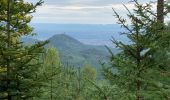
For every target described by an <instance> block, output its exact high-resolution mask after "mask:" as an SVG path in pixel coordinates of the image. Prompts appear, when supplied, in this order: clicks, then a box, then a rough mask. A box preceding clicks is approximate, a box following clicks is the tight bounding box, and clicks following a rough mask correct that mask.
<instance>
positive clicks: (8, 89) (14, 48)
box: [0, 0, 45, 100]
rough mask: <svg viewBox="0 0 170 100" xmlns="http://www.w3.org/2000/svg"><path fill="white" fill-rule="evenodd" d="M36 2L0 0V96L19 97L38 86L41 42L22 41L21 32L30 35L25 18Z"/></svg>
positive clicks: (27, 95) (18, 99)
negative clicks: (28, 42)
mask: <svg viewBox="0 0 170 100" xmlns="http://www.w3.org/2000/svg"><path fill="white" fill-rule="evenodd" d="M41 3H42V1H39V2H37V3H36V4H32V3H25V2H24V0H1V1H0V40H1V41H0V52H1V53H0V67H1V72H0V99H8V100H21V99H28V98H32V97H33V96H34V95H36V91H34V90H36V88H38V87H39V85H40V84H39V82H38V80H39V79H38V78H37V70H38V69H39V67H40V61H39V56H40V55H41V53H42V52H43V46H44V44H45V43H44V42H39V43H36V44H34V45H29V46H26V45H23V43H22V42H21V41H20V40H19V38H21V37H22V36H26V35H33V33H32V30H33V29H32V28H31V27H30V26H29V22H30V21H31V19H32V16H31V15H30V14H31V13H34V12H35V10H36V7H37V6H39V5H41Z"/></svg>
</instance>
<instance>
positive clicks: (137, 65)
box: [104, 0, 169, 100]
mask: <svg viewBox="0 0 170 100" xmlns="http://www.w3.org/2000/svg"><path fill="white" fill-rule="evenodd" d="M133 1H134V3H135V7H136V9H134V12H133V13H131V12H130V11H129V10H128V8H127V7H126V6H125V8H126V9H127V11H128V12H129V13H128V15H127V16H128V18H129V19H130V21H131V24H130V25H128V24H127V23H126V19H123V18H122V17H120V16H119V15H118V13H117V12H116V11H115V10H114V9H113V11H114V13H115V16H116V18H117V19H118V24H121V26H122V27H123V28H125V29H126V31H125V32H122V34H124V35H126V36H127V37H128V38H129V40H130V43H129V44H125V43H122V42H121V41H117V40H114V39H113V41H112V42H113V43H114V44H115V45H116V46H117V47H118V48H119V49H120V50H121V52H120V53H118V54H116V55H114V54H113V53H112V51H111V50H110V49H108V50H109V51H110V53H111V57H110V61H111V64H112V66H111V67H109V68H108V67H107V68H104V71H105V73H104V76H105V77H106V78H107V79H109V80H110V82H111V83H112V84H116V85H117V86H118V87H119V88H120V89H121V91H122V95H121V94H120V95H121V96H122V99H136V100H143V99H154V98H155V99H158V98H159V99H161V98H166V99H168V96H167V95H164V94H166V93H165V91H167V90H169V88H167V85H165V84H164V83H163V82H162V81H160V80H158V79H156V76H160V71H159V70H158V69H159V65H160V64H161V63H162V62H161V61H156V59H157V58H159V56H158V55H156V54H157V53H156V52H157V51H159V49H160V43H166V42H167V40H164V39H166V38H168V37H167V35H165V34H164V38H163V36H162V34H163V33H166V34H167V33H168V32H167V30H168V28H164V26H165V25H164V24H163V20H164V18H163V16H164V14H163V13H162V2H161V9H159V11H158V12H160V15H156V14H155V13H154V11H152V10H151V7H152V5H151V4H145V5H142V4H139V3H138V2H137V0H133ZM159 6H160V5H159ZM158 20H160V21H158ZM162 27H163V28H162ZM160 33H161V34H160ZM165 37H166V38H165ZM115 68H116V69H117V70H118V71H117V72H116V73H114V72H113V70H112V69H115ZM163 91H164V92H163Z"/></svg>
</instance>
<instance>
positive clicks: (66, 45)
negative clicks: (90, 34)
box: [48, 34, 108, 67]
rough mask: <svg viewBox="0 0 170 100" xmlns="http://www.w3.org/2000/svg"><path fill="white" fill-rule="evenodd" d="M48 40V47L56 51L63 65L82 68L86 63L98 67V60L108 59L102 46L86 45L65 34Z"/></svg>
mask: <svg viewBox="0 0 170 100" xmlns="http://www.w3.org/2000/svg"><path fill="white" fill-rule="evenodd" d="M48 40H49V42H50V43H49V44H50V45H53V46H54V47H56V48H57V49H58V51H59V53H60V59H61V61H62V63H63V64H69V65H72V66H82V65H83V64H86V63H88V64H91V65H92V66H94V67H98V66H99V60H106V59H108V58H107V56H108V52H107V50H106V48H105V47H104V46H93V45H86V44H83V43H81V42H79V41H78V40H76V39H74V38H72V37H70V36H68V35H66V34H57V35H54V36H53V37H51V38H49V39H48Z"/></svg>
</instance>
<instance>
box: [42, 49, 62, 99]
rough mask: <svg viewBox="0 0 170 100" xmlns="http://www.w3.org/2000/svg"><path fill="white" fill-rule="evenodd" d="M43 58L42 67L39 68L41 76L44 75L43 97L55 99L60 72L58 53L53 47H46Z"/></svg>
mask: <svg viewBox="0 0 170 100" xmlns="http://www.w3.org/2000/svg"><path fill="white" fill-rule="evenodd" d="M43 59H44V60H43V62H44V63H43V67H42V69H40V73H41V74H42V75H41V76H42V77H44V79H43V80H44V85H43V86H44V87H42V89H43V90H44V94H43V95H45V96H43V97H45V98H44V99H50V100H55V98H56V96H57V95H56V94H55V93H56V91H57V87H58V83H59V82H58V81H59V78H60V73H61V71H60V70H61V68H60V67H61V66H60V58H59V53H58V51H57V50H56V49H55V48H54V47H48V48H47V50H46V53H45V55H44V56H43Z"/></svg>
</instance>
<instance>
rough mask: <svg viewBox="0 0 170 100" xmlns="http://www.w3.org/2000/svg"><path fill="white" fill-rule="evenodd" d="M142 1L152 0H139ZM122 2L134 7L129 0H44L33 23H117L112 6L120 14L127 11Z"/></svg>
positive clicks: (33, 0) (30, 0) (131, 7)
mask: <svg viewBox="0 0 170 100" xmlns="http://www.w3.org/2000/svg"><path fill="white" fill-rule="evenodd" d="M26 1H28V2H36V1H38V0H26ZM138 1H139V2H141V3H145V2H149V1H150V0H138ZM122 4H125V5H126V6H127V7H128V8H129V9H133V4H132V3H129V0H44V4H43V5H42V6H41V7H38V9H37V12H36V13H35V14H34V18H33V21H32V22H33V23H60V24H68V23H74V24H112V23H116V19H115V18H114V17H113V11H112V8H114V9H115V10H116V11H117V12H118V13H119V14H120V15H122V16H125V14H126V11H125V9H124V7H123V6H122Z"/></svg>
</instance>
